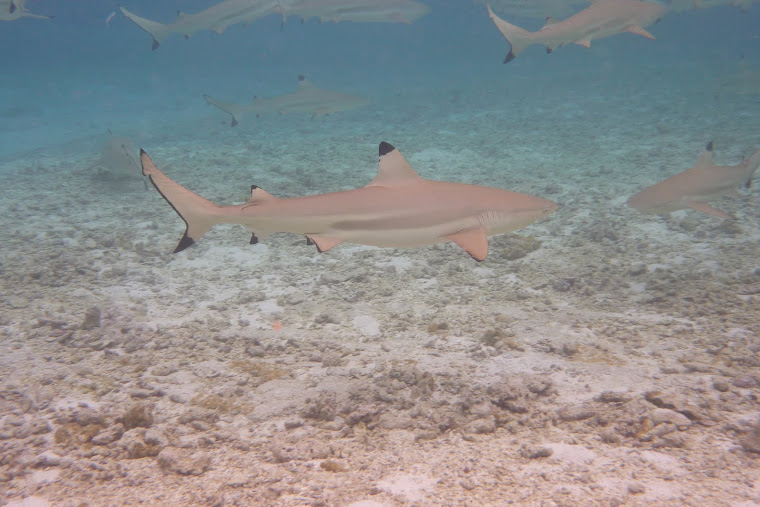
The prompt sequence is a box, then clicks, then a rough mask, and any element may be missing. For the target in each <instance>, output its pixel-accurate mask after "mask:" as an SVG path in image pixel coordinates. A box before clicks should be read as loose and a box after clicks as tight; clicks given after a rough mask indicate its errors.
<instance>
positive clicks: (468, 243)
mask: <svg viewBox="0 0 760 507" xmlns="http://www.w3.org/2000/svg"><path fill="white" fill-rule="evenodd" d="M446 239H448V240H449V241H453V242H454V243H456V244H457V245H459V246H460V247H462V249H463V250H464V251H465V252H467V253H468V254H470V256H471V257H472V258H473V259H475V260H476V261H478V262H480V261H484V260H485V258H486V257H487V256H488V236H486V231H485V229H483V228H478V229H467V230H464V231H459V232H457V233H455V234H449V235H448V236H446Z"/></svg>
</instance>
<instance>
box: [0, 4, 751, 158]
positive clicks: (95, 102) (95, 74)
mask: <svg viewBox="0 0 760 507" xmlns="http://www.w3.org/2000/svg"><path fill="white" fill-rule="evenodd" d="M428 3H429V5H430V7H431V8H432V12H431V13H430V14H429V15H427V16H425V17H423V18H422V19H420V20H419V21H417V22H416V23H414V24H413V25H411V26H408V25H403V24H385V23H383V24H380V23H378V24H359V23H339V24H333V23H318V22H316V21H314V20H311V21H308V22H306V23H305V24H302V23H301V22H300V20H298V19H297V18H295V17H291V18H290V19H289V20H288V22H287V23H286V25H285V26H284V29H283V28H281V20H280V17H279V16H277V15H272V16H268V17H266V18H262V19H260V20H258V21H255V22H254V23H252V24H251V25H250V26H248V27H243V26H240V25H236V26H232V27H230V28H229V29H228V30H227V31H226V32H225V33H224V34H222V35H217V34H214V33H212V32H200V33H198V34H196V35H195V36H193V37H192V38H190V39H189V40H183V39H182V37H180V36H176V35H173V36H171V37H170V38H168V39H167V40H166V41H164V43H163V44H162V45H161V47H160V48H159V49H158V50H157V51H155V52H151V50H150V45H151V40H150V37H149V36H148V35H147V34H146V33H144V32H143V31H142V30H140V29H139V28H138V27H137V26H136V25H134V24H133V23H131V22H130V21H129V20H127V19H126V18H124V17H123V16H121V14H120V13H117V15H116V16H115V17H114V19H112V20H111V22H110V24H109V25H106V23H105V20H106V18H107V16H108V15H109V14H110V13H111V12H113V11H114V9H115V8H116V7H115V5H114V4H113V3H111V2H99V1H94V0H86V1H78V2H75V3H67V2H53V1H43V0H39V1H35V0H32V1H30V2H29V3H28V5H27V7H28V8H29V9H30V10H32V11H33V12H37V13H43V14H47V15H52V16H55V18H54V19H53V20H39V19H22V20H18V21H14V22H6V23H3V24H2V25H0V44H2V46H1V47H3V48H5V49H4V51H3V52H2V56H0V63H1V68H2V82H1V83H0V104H2V110H0V114H1V115H2V116H1V118H2V123H0V129H1V131H2V135H1V136H0V158H2V159H8V158H9V157H12V156H14V155H15V154H20V153H24V152H29V151H33V150H35V149H39V148H44V147H51V146H60V145H62V144H65V143H71V142H72V141H77V140H82V141H83V140H86V139H92V137H93V136H95V135H97V134H98V133H102V132H103V131H105V130H106V129H108V128H111V129H114V130H120V131H126V132H133V133H135V132H140V134H141V135H143V136H145V137H150V136H152V135H159V133H165V132H166V128H167V125H171V126H172V127H171V128H172V129H173V131H177V132H186V133H188V134H193V132H194V133H195V135H197V134H198V132H197V129H193V127H192V125H193V123H194V122H197V121H198V119H199V118H201V117H208V116H209V115H213V114H214V112H212V111H210V110H209V106H207V105H206V104H205V103H204V102H203V100H202V99H201V94H203V93H209V94H213V95H215V96H220V97H225V98H226V99H227V100H232V101H237V102H247V101H248V100H249V98H250V97H251V95H253V94H258V95H277V94H282V93H286V92H287V91H290V90H292V89H293V87H294V86H295V76H297V75H298V74H307V75H308V76H309V77H310V78H311V79H312V81H314V82H315V83H318V84H319V85H321V86H323V87H328V88H329V87H332V88H337V89H342V90H346V91H351V92H354V93H360V94H364V95H366V96H368V97H370V98H372V99H373V101H374V106H373V107H374V108H375V109H389V108H390V109H392V108H393V107H394V106H395V105H396V104H393V101H394V100H396V101H397V102H404V101H405V100H407V99H408V100H413V101H420V100H421V101H426V100H427V101H430V104H431V107H435V105H436V100H440V97H436V94H437V93H439V92H442V91H445V90H449V89H458V90H460V91H463V92H464V93H465V96H466V97H469V98H471V99H472V100H470V99H469V98H468V99H467V100H464V101H462V102H461V103H460V112H462V113H464V114H466V113H467V112H468V108H472V107H477V106H479V105H487V104H488V103H490V104H491V105H492V106H493V107H503V106H505V103H504V102H503V101H505V100H506V101H507V103H506V105H507V106H509V105H511V104H515V102H520V107H525V106H526V104H525V101H524V100H521V98H520V94H519V93H512V94H509V96H507V97H504V96H503V95H502V96H499V95H498V94H492V93H489V91H490V90H492V89H493V88H497V89H498V88H499V87H500V86H503V87H504V88H506V89H507V90H510V89H513V88H514V87H515V86H517V85H516V84H515V81H516V80H518V79H522V80H527V81H529V83H530V84H529V88H530V89H531V92H532V93H531V96H535V97H536V99H537V101H536V103H535V104H534V105H535V107H536V110H537V111H539V110H540V108H541V102H540V95H541V90H543V89H547V93H552V94H556V93H561V92H558V90H557V89H556V88H560V89H562V88H564V89H567V90H569V91H571V92H572V91H573V90H578V87H581V88H582V87H584V86H591V87H596V86H601V87H602V88H605V90H604V91H602V90H595V91H594V93H608V94H610V96H611V97H613V98H614V97H615V96H616V94H617V93H618V91H619V90H618V89H617V87H616V86H615V81H616V76H622V79H627V78H628V77H631V78H634V79H636V80H637V81H641V82H651V83H652V84H653V86H658V87H672V89H674V90H677V89H679V88H680V87H682V85H683V82H684V80H685V79H693V78H697V79H698V78H700V77H702V78H707V77H710V76H711V74H712V72H713V69H715V67H716V66H720V68H721V70H722V71H723V70H724V69H726V68H729V69H730V68H731V66H733V65H736V66H739V65H744V66H745V67H746V66H750V67H751V68H755V69H756V68H757V66H758V60H760V39H758V38H757V32H758V28H757V27H758V26H759V25H760V23H759V20H760V5H757V4H755V5H754V6H753V7H752V8H751V9H750V10H749V11H747V12H742V11H740V10H739V9H737V8H732V7H729V6H726V7H720V8H713V9H704V10H699V11H691V12H687V13H683V14H671V15H668V16H666V17H665V19H664V20H663V21H662V22H660V23H658V24H656V25H654V26H652V27H650V31H651V32H652V33H653V34H655V35H656V36H657V38H658V40H657V41H649V40H646V39H644V38H641V37H636V36H632V35H630V34H623V35H619V36H615V37H610V38H606V39H603V40H598V41H594V43H593V47H592V49H591V50H590V51H589V50H586V49H584V48H581V47H575V46H572V47H566V48H561V50H560V51H558V52H557V54H555V55H551V56H550V57H547V56H546V55H544V54H543V48H541V47H538V46H536V47H532V48H530V49H529V50H527V51H526V52H525V53H524V54H522V55H521V57H520V58H519V59H517V60H516V61H514V62H511V63H510V64H509V65H502V64H501V60H502V59H503V57H504V55H505V54H506V52H507V50H508V45H507V44H506V42H505V41H504V40H503V38H502V37H501V35H500V34H499V33H498V31H497V30H496V29H495V27H494V26H493V24H492V23H491V21H490V20H489V19H488V17H487V15H486V13H485V10H484V6H483V5H479V4H478V5H473V4H471V3H470V2H469V1H457V2H453V1H446V2H442V1H434V2H428ZM208 5H210V2H203V1H194V2H187V1H174V2H170V1H167V2H161V3H160V5H156V3H154V2H147V1H142V2H140V1H134V2H130V3H129V4H125V7H128V8H129V9H130V10H132V12H135V13H138V14H140V15H141V16H143V17H146V18H151V19H156V20H159V21H163V22H171V21H173V20H174V17H175V12H176V10H177V9H181V10H183V11H185V12H196V11H199V10H202V9H203V8H204V7H207V6H208ZM502 15H503V16H504V17H506V18H509V19H511V20H512V21H513V22H515V23H518V24H520V25H522V26H525V27H526V28H530V29H537V28H538V27H539V26H540V24H541V21H540V20H537V19H529V18H520V17H510V16H509V15H508V14H502ZM684 67H689V68H691V69H692V70H694V72H695V74H694V76H686V75H684V73H683V68H684ZM584 72H588V73H589V83H587V84H586V85H584V84H583V83H582V80H572V81H570V80H568V81H567V83H566V84H565V85H563V83H562V81H563V79H564V76H566V75H567V73H571V74H573V75H578V74H579V73H580V74H582V73H584ZM600 72H602V74H601V75H600ZM478 90H485V91H482V92H480V93H479V92H478ZM415 92H418V93H420V94H421V96H420V97H416V96H415V98H413V99H411V98H410V97H409V94H413V93H415ZM642 92H643V93H644V94H646V90H642ZM489 95H490V96H489ZM555 98H556V97H555ZM478 101H480V104H479V103H478ZM515 105H517V104H515ZM529 106H530V104H528V107H529ZM441 107H446V108H451V106H450V105H449V104H442V105H441ZM694 109H695V110H698V109H699V108H698V107H697V105H696V104H695V108H694ZM537 114H538V113H537ZM541 114H543V113H541ZM548 114H550V112H549V113H548ZM536 118H537V120H548V121H550V118H548V119H547V118H544V117H543V116H536ZM385 121H387V122H391V123H393V122H394V118H392V117H391V118H385Z"/></svg>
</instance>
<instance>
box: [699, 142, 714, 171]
mask: <svg viewBox="0 0 760 507" xmlns="http://www.w3.org/2000/svg"><path fill="white" fill-rule="evenodd" d="M712 152H713V142H712V141H710V142H709V143H707V146H705V150H704V151H703V152H702V154H701V155H700V156H699V158H698V159H697V162H696V163H695V164H694V167H712V166H714V165H715V164H714V163H713V158H712Z"/></svg>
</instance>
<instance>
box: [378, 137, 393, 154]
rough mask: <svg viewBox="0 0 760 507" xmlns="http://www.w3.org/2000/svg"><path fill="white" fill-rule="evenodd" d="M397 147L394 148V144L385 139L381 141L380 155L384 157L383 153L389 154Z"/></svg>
mask: <svg viewBox="0 0 760 507" xmlns="http://www.w3.org/2000/svg"><path fill="white" fill-rule="evenodd" d="M395 149H396V148H394V147H393V145H392V144H390V143H386V142H385V141H383V142H381V143H380V150H379V152H380V156H381V157H382V156H383V155H387V154H388V153H390V152H392V151H393V150H395Z"/></svg>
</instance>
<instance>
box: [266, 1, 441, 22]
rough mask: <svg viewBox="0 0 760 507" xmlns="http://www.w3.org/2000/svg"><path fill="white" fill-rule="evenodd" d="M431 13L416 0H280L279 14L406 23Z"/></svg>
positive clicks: (336, 19) (283, 15) (305, 18)
mask: <svg viewBox="0 0 760 507" xmlns="http://www.w3.org/2000/svg"><path fill="white" fill-rule="evenodd" d="M429 12H430V8H429V7H428V6H427V5H425V4H421V3H419V2H415V1H414V0H381V1H378V0H281V3H280V13H281V14H282V17H283V22H284V20H285V18H287V17H288V16H290V15H295V16H300V17H301V19H303V20H307V19H309V18H317V19H319V21H322V22H327V21H331V22H333V23H339V22H341V21H349V22H354V23H405V24H408V25H410V24H412V23H413V22H415V21H417V20H418V19H420V18H421V17H423V16H425V15H426V14H427V13H429Z"/></svg>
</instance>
